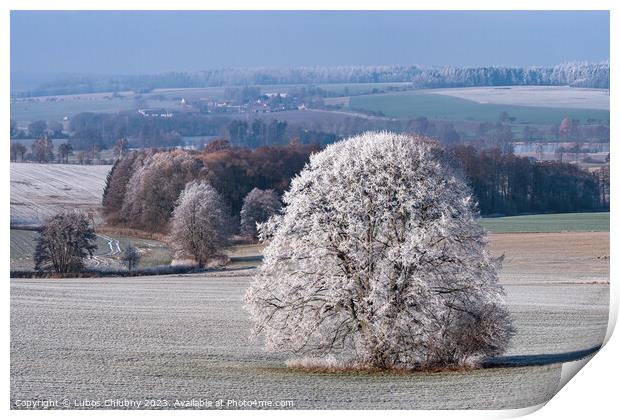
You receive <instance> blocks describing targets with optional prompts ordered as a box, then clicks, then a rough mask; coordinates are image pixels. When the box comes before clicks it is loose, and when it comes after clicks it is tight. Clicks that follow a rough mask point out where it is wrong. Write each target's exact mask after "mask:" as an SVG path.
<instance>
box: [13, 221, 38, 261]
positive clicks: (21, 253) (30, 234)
mask: <svg viewBox="0 0 620 420" xmlns="http://www.w3.org/2000/svg"><path fill="white" fill-rule="evenodd" d="M38 237H39V232H36V231H34V230H20V229H11V261H13V260H19V259H24V258H30V257H32V254H33V253H34V247H35V241H36V239H37V238H38Z"/></svg>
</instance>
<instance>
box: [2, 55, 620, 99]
mask: <svg viewBox="0 0 620 420" xmlns="http://www.w3.org/2000/svg"><path fill="white" fill-rule="evenodd" d="M15 77H19V75H18V74H16V75H15ZM399 82H408V83H411V84H412V87H419V88H426V87H465V86H507V85H570V86H579V87H593V88H605V89H608V88H609V62H602V63H594V64H591V63H583V62H577V63H566V64H560V65H556V66H553V67H496V66H489V67H422V66H338V67H297V68H254V69H239V68H237V69H235V68H227V69H214V70H206V71H198V72H170V73H164V74H153V75H137V76H70V77H65V78H61V79H50V80H49V82H47V83H44V84H41V85H38V86H37V87H34V88H32V89H30V90H22V91H20V92H17V91H15V90H13V89H12V90H11V96H12V97H30V96H45V95H66V94H76V93H94V92H120V91H127V90H132V91H135V92H149V91H151V90H153V89H159V88H198V87H209V86H245V85H278V84H319V83H321V84H326V83H399Z"/></svg>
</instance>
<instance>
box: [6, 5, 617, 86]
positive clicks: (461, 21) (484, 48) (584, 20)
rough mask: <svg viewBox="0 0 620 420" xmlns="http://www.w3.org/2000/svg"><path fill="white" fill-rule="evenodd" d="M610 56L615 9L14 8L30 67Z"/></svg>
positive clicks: (135, 68) (16, 40)
mask: <svg viewBox="0 0 620 420" xmlns="http://www.w3.org/2000/svg"><path fill="white" fill-rule="evenodd" d="M608 58H609V14H608V12H573V11H569V12H558V11H555V12H525V11H522V12H476V11H469V12H456V11H455V12H421V11H412V12H350V11H349V12H347V11H345V12H268V11H263V12H206V11H204V12H167V11H163V12H146V11H138V12H123V11H119V12H101V11H93V12H52V11H47V12H30V11H28V12H24V11H13V12H11V71H19V72H31V73H59V72H71V73H101V74H143V73H158V72H164V71H172V70H177V71H192V70H201V69H209V68H223V67H264V66H267V67H290V66H334V65H381V64H385V65H392V64H425V65H458V66H481V65H526V66H527V65H553V64H558V63H560V62H566V61H581V60H587V61H600V60H606V59H608Z"/></svg>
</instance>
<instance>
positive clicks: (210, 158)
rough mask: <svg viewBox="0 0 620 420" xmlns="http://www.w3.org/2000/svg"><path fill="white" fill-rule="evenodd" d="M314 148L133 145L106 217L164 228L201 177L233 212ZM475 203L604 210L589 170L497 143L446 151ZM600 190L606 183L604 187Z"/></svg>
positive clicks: (111, 183) (488, 211)
mask: <svg viewBox="0 0 620 420" xmlns="http://www.w3.org/2000/svg"><path fill="white" fill-rule="evenodd" d="M317 150H319V147H318V146H313V145H300V144H290V145H286V146H279V147H260V148H257V149H245V148H234V147H231V146H230V144H229V143H228V142H226V141H223V140H220V141H217V142H215V143H212V144H210V145H209V146H208V147H207V148H206V149H205V150H204V151H202V152H190V151H183V150H172V151H140V152H138V151H135V152H131V153H129V154H127V155H125V157H123V158H122V159H120V160H118V161H117V162H116V163H115V164H114V166H113V168H112V170H111V171H110V173H109V175H108V178H107V181H106V186H105V190H104V194H103V210H104V215H105V216H106V218H107V221H108V222H109V223H110V224H113V225H119V226H124V227H129V228H134V229H141V230H146V231H151V232H165V231H166V230H167V229H168V223H169V221H170V217H171V214H172V211H173V209H174V206H175V203H176V201H177V199H178V197H179V194H180V193H181V191H183V189H184V188H185V186H186V184H187V183H188V182H191V181H207V182H208V183H209V184H210V185H211V186H213V187H214V188H215V189H216V190H217V191H218V192H219V194H221V196H222V197H223V199H224V200H225V202H226V207H227V208H229V209H230V211H231V216H234V217H235V218H237V220H238V217H239V213H240V211H241V208H242V206H243V200H244V197H246V195H247V194H248V193H249V192H250V191H252V190H253V189H254V188H259V189H261V190H269V189H273V190H275V191H276V192H277V193H279V194H282V193H283V192H284V191H285V190H286V189H287V188H288V186H289V183H290V180H291V178H292V177H293V176H295V175H296V174H297V173H298V172H299V171H300V170H301V169H302V168H303V166H304V165H305V163H306V162H307V161H308V159H309V156H310V154H311V153H312V152H315V151H317ZM450 153H451V154H452V156H453V157H454V159H455V165H456V166H459V167H461V168H462V170H463V172H464V174H465V176H466V178H467V180H468V182H469V183H470V185H471V187H472V189H473V192H474V194H475V196H476V198H477V200H478V202H479V207H480V212H481V214H482V215H516V214H523V213H552V212H579V211H594V210H601V209H607V208H608V206H609V204H608V203H609V201H608V194H606V191H609V189H608V185H609V180H608V177H607V184H606V186H604V185H602V184H601V181H600V179H599V177H597V175H596V174H591V173H589V172H587V171H584V170H581V169H579V168H578V167H576V166H574V165H571V164H566V163H557V162H534V161H531V160H530V159H527V158H520V157H517V156H514V155H513V154H511V153H503V152H502V151H500V150H499V149H492V150H482V151H479V150H476V149H475V148H473V147H465V146H459V147H456V148H453V149H451V152H450ZM605 188H606V189H605Z"/></svg>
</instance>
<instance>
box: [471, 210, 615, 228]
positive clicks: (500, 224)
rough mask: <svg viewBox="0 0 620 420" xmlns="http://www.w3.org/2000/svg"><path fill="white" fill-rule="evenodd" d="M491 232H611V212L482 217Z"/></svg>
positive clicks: (483, 224)
mask: <svg viewBox="0 0 620 420" xmlns="http://www.w3.org/2000/svg"><path fill="white" fill-rule="evenodd" d="M482 226H484V228H485V229H488V230H489V231H490V232H491V233H517V232H609V213H564V214H537V215H531V216H511V217H493V218H484V219H482Z"/></svg>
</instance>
